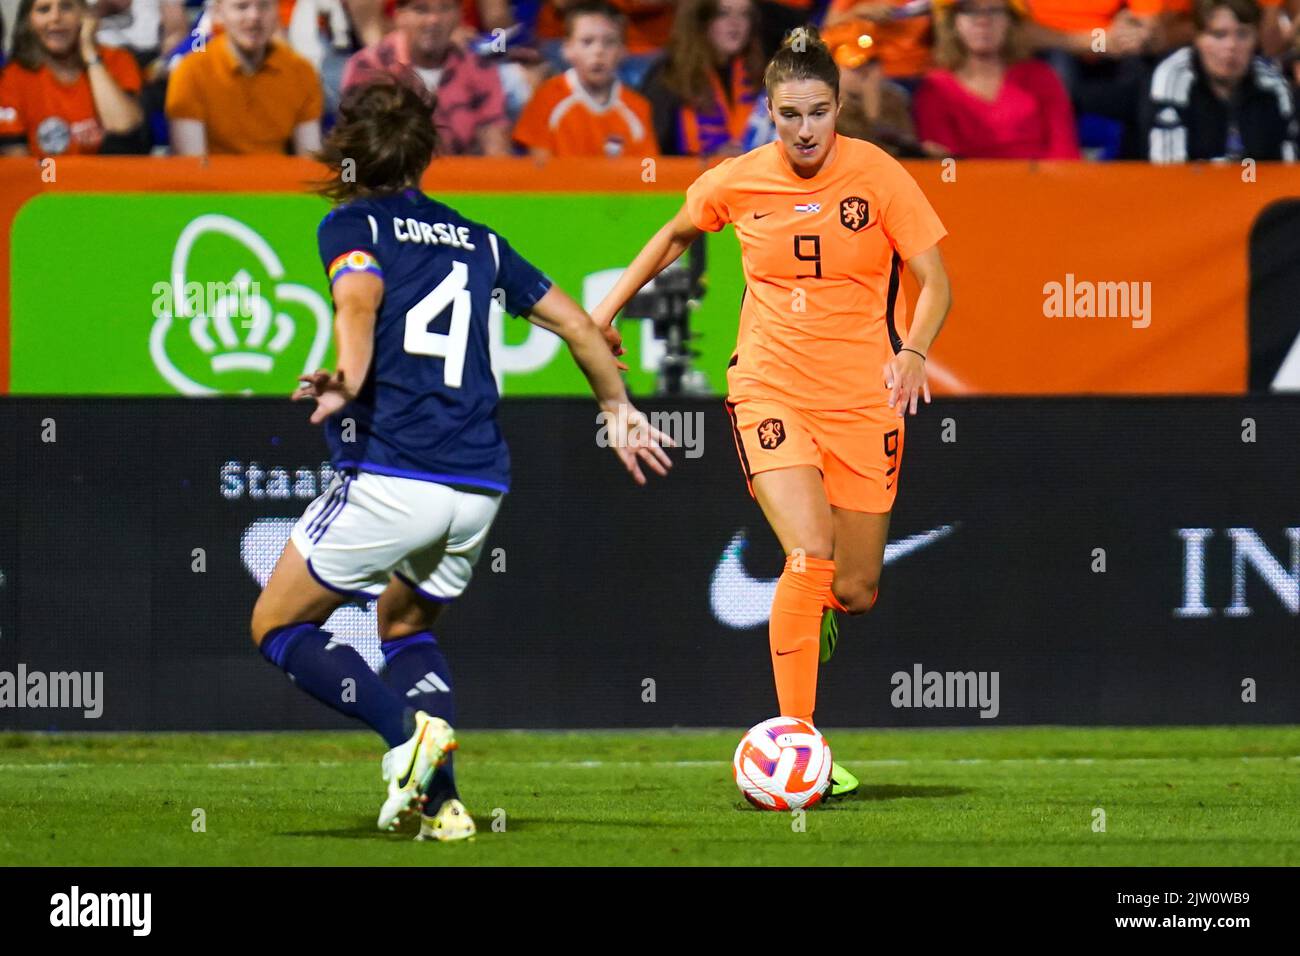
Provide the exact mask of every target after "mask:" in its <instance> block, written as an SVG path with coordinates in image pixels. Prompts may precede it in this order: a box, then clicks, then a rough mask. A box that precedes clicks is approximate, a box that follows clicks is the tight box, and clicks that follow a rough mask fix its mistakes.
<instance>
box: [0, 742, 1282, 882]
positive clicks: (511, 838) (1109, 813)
mask: <svg viewBox="0 0 1300 956" xmlns="http://www.w3.org/2000/svg"><path fill="white" fill-rule="evenodd" d="M739 737H740V730H739V729H738V730H736V731H734V732H732V731H727V732H715V731H706V732H701V731H650V732H641V731H631V732H613V731H609V732H583V733H564V732H548V733H536V732H487V731H469V732H466V733H464V734H462V735H460V739H461V751H460V753H459V754H458V756H457V776H458V779H459V782H460V785H461V790H462V793H463V796H464V798H465V801H466V803H467V804H468V805H469V808H470V811H471V812H472V813H473V814H474V815H475V817H476V819H477V821H478V824H479V830H480V832H479V835H478V837H477V838H476V839H475V840H473V841H472V842H464V843H459V844H436V843H416V842H414V841H413V840H412V839H411V837H412V836H413V832H412V831H409V830H408V831H407V832H404V833H401V834H385V833H380V832H378V831H377V830H375V829H374V817H375V813H376V811H377V809H378V806H379V802H380V799H381V796H382V786H381V782H380V779H379V755H380V751H381V750H382V747H381V745H380V743H379V741H378V739H377V738H375V737H374V736H373V735H370V734H368V733H349V734H333V733H285V734H154V735H147V736H137V735H131V736H126V735H78V736H72V735H39V734H9V735H0V863H3V864H6V865H47V864H48V865H77V866H100V865H116V866H141V865H160V864H165V865H210V866H211V865H217V866H233V865H240V866H244V865H254V866H256V865H318V866H320V865H326V866H329V865H370V866H442V865H520V864H523V865H529V864H531V865H578V866H581V865H591V864H597V865H695V864H709V865H743V864H787V865H905V866H906V865H983V864H996V865H1031V866H1033V865H1069V866H1103V865H1105V866H1129V865H1146V866H1163V865H1181V866H1197V865H1240V864H1251V865H1275V866H1282V865H1290V866H1294V865H1297V864H1300V756H1298V755H1300V727H1235V728H1170V729H1142V730H1129V729H1112V728H1103V729H1078V728H1068V729H1067V728H1053V727H1039V728H1028V729H1014V728H1013V729H991V730H986V729H982V728H981V729H973V730H944V731H934V730H890V731H849V730H842V731H834V732H830V733H829V738H830V740H831V744H832V746H833V747H834V749H835V755H836V758H837V759H838V760H839V761H840V762H842V763H844V764H846V765H847V766H848V767H849V768H850V769H852V770H853V771H854V772H855V773H857V774H858V776H859V777H860V778H861V779H862V784H863V786H862V790H861V791H859V793H858V794H857V795H855V796H853V797H850V798H848V799H845V800H842V801H837V802H835V803H833V804H831V805H830V806H827V807H818V808H815V809H813V810H811V811H809V812H808V813H807V814H806V816H805V818H804V821H803V824H804V829H803V830H802V831H800V829H799V828H798V826H796V825H795V824H796V820H795V818H793V817H792V815H791V814H788V813H765V812H760V811H757V810H754V809H752V808H750V807H749V806H748V804H746V803H745V802H744V801H743V800H742V799H741V797H740V795H739V793H738V792H737V790H736V788H735V785H734V783H733V782H732V780H731V766H730V758H731V754H732V751H733V749H734V747H735V745H736V741H737V740H738V739H739ZM1096 808H1100V809H1101V810H1102V811H1104V813H1105V832H1097V831H1096V830H1095V829H1094V826H1095V825H1096V823H1095V821H1097V820H1099V819H1100V818H1099V817H1098V815H1097V814H1096V813H1095V810H1096ZM199 809H201V810H202V811H203V816H204V818H205V819H204V822H205V825H206V831H205V832H195V820H196V819H197V818H196V815H195V812H194V811H195V810H199ZM494 820H495V822H496V823H495V828H494Z"/></svg>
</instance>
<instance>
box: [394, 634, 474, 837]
mask: <svg viewBox="0 0 1300 956" xmlns="http://www.w3.org/2000/svg"><path fill="white" fill-rule="evenodd" d="M379 646H380V648H381V649H382V650H383V652H384V681H385V682H386V683H387V684H388V686H389V687H391V688H392V689H393V690H394V691H396V692H397V693H398V694H400V695H402V697H403V699H405V700H406V702H407V703H408V704H410V706H412V707H414V708H415V709H416V710H423V711H424V712H425V713H427V714H429V715H430V716H432V717H441V718H442V719H443V720H445V721H446V722H447V723H449V724H451V725H452V726H453V727H454V726H456V697H455V695H454V694H453V693H452V689H451V686H452V685H451V668H450V667H448V666H447V658H446V657H444V656H443V653H442V648H440V647H439V646H438V639H437V638H436V637H434V636H433V634H432V632H430V631H421V632H420V633H418V634H411V635H410V636H408V637H399V638H395V639H393V640H391V641H383V642H382V643H381V644H380V645H379ZM453 797H458V794H457V792H456V776H455V772H454V771H453V769H452V758H451V757H450V756H449V757H448V758H447V762H446V763H445V764H443V765H442V766H441V767H439V768H438V770H437V772H436V773H435V774H434V776H433V782H432V783H431V784H430V785H429V800H428V803H427V804H426V806H427V808H428V809H429V812H430V813H436V812H437V809H438V806H439V805H440V804H441V803H442V801H444V800H449V799H451V798H453Z"/></svg>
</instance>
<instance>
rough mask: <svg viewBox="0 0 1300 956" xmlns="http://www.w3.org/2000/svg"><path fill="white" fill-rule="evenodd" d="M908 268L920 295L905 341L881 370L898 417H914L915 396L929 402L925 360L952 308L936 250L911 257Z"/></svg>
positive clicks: (949, 288)
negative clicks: (918, 287) (908, 415)
mask: <svg viewBox="0 0 1300 956" xmlns="http://www.w3.org/2000/svg"><path fill="white" fill-rule="evenodd" d="M907 267H908V269H910V270H911V272H912V275H913V276H915V277H916V281H917V282H918V283H919V284H920V286H921V292H920V294H919V295H918V296H917V297H916V308H915V310H914V311H913V314H912V322H911V325H910V326H909V328H908V331H907V341H906V342H904V343H903V348H902V350H901V351H900V352H899V353H898V354H897V355H895V356H894V357H893V358H892V359H890V361H889V362H887V363H885V368H884V372H885V387H886V388H888V389H890V390H891V391H890V395H889V407H890V408H896V409H898V414H899V415H900V416H901V415H904V414H906V413H907V412H908V411H911V413H912V414H913V415H915V414H916V404H917V398H918V396H924V398H925V401H926V404H929V402H930V383H929V382H928V381H926V375H925V360H926V356H928V355H929V354H930V346H932V345H933V344H934V340H935V339H936V338H938V336H939V330H940V329H941V328H943V322H944V319H946V318H947V317H948V310H949V309H950V308H952V287H951V285H950V284H949V282H948V270H947V269H945V268H944V265H943V256H942V255H941V254H940V253H939V247H938V246H931V247H930V248H929V249H927V250H925V251H924V252H918V253H917V254H916V255H914V256H912V258H910V259H908V260H907Z"/></svg>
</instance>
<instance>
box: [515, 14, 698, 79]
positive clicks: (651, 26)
mask: <svg viewBox="0 0 1300 956" xmlns="http://www.w3.org/2000/svg"><path fill="white" fill-rule="evenodd" d="M579 2H581V0H543V3H542V6H541V9H540V10H539V11H538V14H537V37H538V39H539V40H540V41H541V47H542V52H543V53H544V54H545V56H546V58H547V59H548V60H550V62H551V65H552V66H553V67H554V68H555V69H556V71H557V72H558V71H563V70H565V69H567V68H568V67H569V65H570V64H569V63H568V62H567V61H566V60H565V59H564V43H563V37H564V35H565V26H564V15H565V12H566V11H567V10H568V9H569V8H570V7H572V6H574V5H575V4H577V3H579ZM611 4H612V6H614V7H615V8H616V9H617V10H620V11H622V13H623V15H624V16H626V17H627V34H626V37H625V40H624V43H625V45H626V46H627V51H628V55H627V56H625V57H624V58H623V62H622V63H621V64H620V65H619V74H618V78H619V80H621V81H622V82H623V83H625V84H626V85H628V86H630V87H633V88H636V87H639V86H640V85H641V83H642V81H643V80H644V79H645V76H646V73H647V72H648V71H649V70H650V68H651V67H652V66H653V64H654V62H655V60H656V59H657V58H658V57H659V55H660V53H661V52H662V51H663V48H664V46H666V45H667V43H668V39H669V37H670V36H671V35H672V30H673V18H674V15H675V11H676V8H677V0H611Z"/></svg>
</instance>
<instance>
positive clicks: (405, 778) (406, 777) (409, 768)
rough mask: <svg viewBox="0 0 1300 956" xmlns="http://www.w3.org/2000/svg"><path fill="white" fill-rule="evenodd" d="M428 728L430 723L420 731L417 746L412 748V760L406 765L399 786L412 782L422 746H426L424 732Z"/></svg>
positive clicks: (398, 782)
mask: <svg viewBox="0 0 1300 956" xmlns="http://www.w3.org/2000/svg"><path fill="white" fill-rule="evenodd" d="M428 728H429V725H428V724H427V723H426V724H425V725H424V728H423V729H421V731H420V736H419V739H417V740H416V741H415V747H413V748H412V749H411V762H410V763H409V764H407V765H406V772H405V773H403V774H402V777H401V779H400V780H398V781H397V785H398V786H399V787H405V786H406V785H407V784H408V783H410V782H411V773H412V772H413V771H414V770H415V762H416V760H417V759H418V758H419V756H420V748H421V747H423V746H424V733H425V731H426V730H428Z"/></svg>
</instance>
